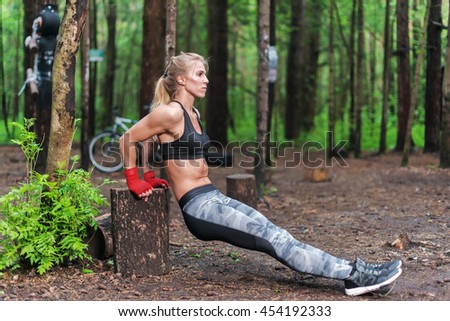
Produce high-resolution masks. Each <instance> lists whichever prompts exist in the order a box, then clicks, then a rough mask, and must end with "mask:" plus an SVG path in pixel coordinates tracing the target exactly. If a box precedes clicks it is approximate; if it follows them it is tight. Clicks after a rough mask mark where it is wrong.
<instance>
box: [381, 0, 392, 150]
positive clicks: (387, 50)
mask: <svg viewBox="0 0 450 321" xmlns="http://www.w3.org/2000/svg"><path fill="white" fill-rule="evenodd" d="M391 48H392V47H391V1H390V0H386V11H385V21H384V58H383V59H384V60H383V105H382V109H381V128H380V146H379V153H380V154H384V153H386V135H387V116H388V115H387V112H388V105H389V88H390V79H391Z"/></svg>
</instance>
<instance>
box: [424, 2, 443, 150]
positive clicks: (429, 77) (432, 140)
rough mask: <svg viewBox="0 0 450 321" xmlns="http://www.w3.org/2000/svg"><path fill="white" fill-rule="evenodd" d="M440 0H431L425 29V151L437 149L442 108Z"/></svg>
mask: <svg viewBox="0 0 450 321" xmlns="http://www.w3.org/2000/svg"><path fill="white" fill-rule="evenodd" d="M441 10H442V0H432V1H431V8H430V19H429V21H428V30H427V70H426V88H425V146H424V152H425V153H433V152H438V151H439V140H440V139H439V135H440V127H441V109H442V63H441V61H442V59H441V55H442V50H441V30H442V28H441V26H437V25H436V24H435V23H433V22H437V23H439V24H441V25H442V13H441Z"/></svg>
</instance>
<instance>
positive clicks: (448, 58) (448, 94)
mask: <svg viewBox="0 0 450 321" xmlns="http://www.w3.org/2000/svg"><path fill="white" fill-rule="evenodd" d="M447 25H448V26H450V8H449V15H448V24H447ZM442 94H443V98H444V102H443V106H442V131H441V150H440V155H439V163H440V166H441V167H442V168H450V32H447V47H446V50H445V67H444V81H443V85H442Z"/></svg>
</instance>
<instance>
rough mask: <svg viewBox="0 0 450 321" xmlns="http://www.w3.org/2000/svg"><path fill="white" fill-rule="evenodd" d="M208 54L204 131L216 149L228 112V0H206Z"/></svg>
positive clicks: (222, 143)
mask: <svg viewBox="0 0 450 321" xmlns="http://www.w3.org/2000/svg"><path fill="white" fill-rule="evenodd" d="M207 3H208V56H209V57H211V60H212V63H211V65H210V69H209V78H210V83H209V84H208V98H207V100H206V102H207V107H206V108H207V110H208V113H207V114H206V131H207V132H208V135H209V137H210V138H211V141H212V142H217V143H219V144H218V146H217V147H218V148H221V147H223V146H226V145H227V141H228V140H227V127H228V121H227V118H228V117H227V115H228V99H227V90H228V63H227V62H228V49H227V48H228V46H227V42H228V39H227V32H228V27H227V8H228V4H227V3H228V1H227V0H222V1H208V2H207Z"/></svg>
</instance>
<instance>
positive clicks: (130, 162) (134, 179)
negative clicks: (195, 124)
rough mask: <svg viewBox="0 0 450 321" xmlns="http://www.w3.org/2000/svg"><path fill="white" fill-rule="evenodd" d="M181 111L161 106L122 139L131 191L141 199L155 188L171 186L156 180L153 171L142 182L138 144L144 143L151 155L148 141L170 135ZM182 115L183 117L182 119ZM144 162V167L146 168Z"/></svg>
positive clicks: (121, 143)
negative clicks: (139, 173) (138, 160)
mask: <svg viewBox="0 0 450 321" xmlns="http://www.w3.org/2000/svg"><path fill="white" fill-rule="evenodd" d="M177 111H179V110H174V109H173V108H172V107H170V106H160V107H158V108H156V109H155V110H153V111H152V112H151V113H149V114H148V115H146V116H145V117H143V118H142V119H141V120H140V121H139V122H137V123H136V124H135V125H133V126H132V127H131V128H130V129H129V130H128V131H126V132H125V134H124V135H123V136H122V137H121V138H120V145H119V147H120V153H121V156H122V162H123V165H124V168H125V170H124V175H125V177H126V180H127V185H128V188H129V189H130V191H132V192H133V193H135V194H136V195H138V196H139V197H147V196H149V195H150V194H151V193H152V189H153V187H159V186H163V187H166V188H167V187H168V186H169V184H168V183H167V181H165V180H160V179H157V178H155V176H154V172H153V171H148V169H147V171H146V173H145V174H146V175H144V178H145V180H141V179H140V178H139V175H138V170H137V167H136V154H137V153H136V143H138V142H144V144H146V145H147V146H145V147H144V154H146V153H149V152H150V151H149V150H147V149H148V148H151V144H148V141H149V140H151V139H153V137H155V136H156V135H161V134H164V133H170V132H171V131H172V130H171V128H173V127H174V126H175V127H176V125H177V123H178V122H179V115H178V114H179V112H178V113H177ZM182 116H183V115H182V113H181V117H182ZM145 163H146V161H145V162H144V167H145V166H146V164H145Z"/></svg>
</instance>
